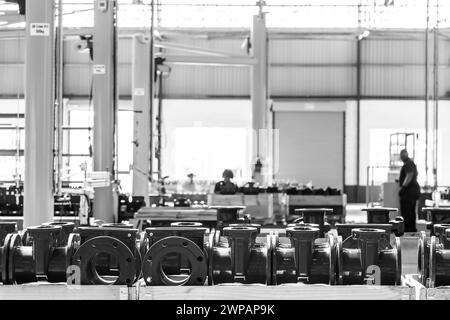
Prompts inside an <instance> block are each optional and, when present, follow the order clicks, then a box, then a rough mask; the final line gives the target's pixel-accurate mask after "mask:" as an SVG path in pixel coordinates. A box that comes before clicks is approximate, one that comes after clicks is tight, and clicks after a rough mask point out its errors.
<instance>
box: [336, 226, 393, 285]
mask: <svg viewBox="0 0 450 320" xmlns="http://www.w3.org/2000/svg"><path fill="white" fill-rule="evenodd" d="M377 279H378V280H379V283H377V282H378V281H377ZM366 283H371V284H377V285H400V283H401V247H400V238H396V240H395V243H394V245H391V244H390V241H389V236H388V235H387V233H386V231H385V230H382V229H373V228H362V229H353V231H352V236H351V237H349V238H347V239H346V240H345V241H344V242H343V243H342V237H338V284H340V285H342V284H343V285H358V284H359V285H361V284H366Z"/></svg>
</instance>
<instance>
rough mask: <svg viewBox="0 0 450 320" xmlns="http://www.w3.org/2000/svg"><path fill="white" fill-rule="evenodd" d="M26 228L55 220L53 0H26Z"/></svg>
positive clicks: (24, 222)
mask: <svg viewBox="0 0 450 320" xmlns="http://www.w3.org/2000/svg"><path fill="white" fill-rule="evenodd" d="M26 8H27V10H26V57H25V65H26V78H25V79H26V85H25V128H26V130H25V150H26V151H25V185H24V187H25V190H24V191H25V199H24V221H23V224H24V227H28V226H33V225H39V224H41V223H43V222H48V221H52V220H53V137H54V132H53V126H54V123H53V117H54V103H55V93H54V81H53V73H54V56H55V55H54V52H55V51H54V18H55V7H54V0H41V1H36V0H27V1H26Z"/></svg>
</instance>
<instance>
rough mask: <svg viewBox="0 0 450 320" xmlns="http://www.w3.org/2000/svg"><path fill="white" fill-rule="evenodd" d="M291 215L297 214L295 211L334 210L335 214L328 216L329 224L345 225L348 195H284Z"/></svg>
mask: <svg viewBox="0 0 450 320" xmlns="http://www.w3.org/2000/svg"><path fill="white" fill-rule="evenodd" d="M283 203H284V205H285V206H286V210H287V213H288V214H289V215H293V214H295V209H307V208H327V209H333V214H329V215H327V219H328V222H330V223H331V224H334V223H336V222H339V223H344V222H345V215H346V207H347V195H346V194H342V195H338V196H325V195H287V194H286V195H284V200H283Z"/></svg>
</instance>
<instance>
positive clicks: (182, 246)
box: [142, 236, 211, 286]
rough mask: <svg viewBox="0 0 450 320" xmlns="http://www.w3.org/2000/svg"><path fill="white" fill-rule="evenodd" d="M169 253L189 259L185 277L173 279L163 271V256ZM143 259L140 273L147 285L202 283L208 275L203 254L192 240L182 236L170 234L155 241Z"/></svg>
mask: <svg viewBox="0 0 450 320" xmlns="http://www.w3.org/2000/svg"><path fill="white" fill-rule="evenodd" d="M171 253H176V254H179V255H181V256H182V257H183V258H184V259H186V260H187V261H189V263H190V265H191V274H190V276H189V277H188V278H187V279H184V280H182V281H175V280H172V279H169V277H168V276H167V275H166V274H165V273H164V270H163V268H162V262H163V258H164V257H165V256H166V255H168V254H171ZM143 260H144V261H143V263H142V275H143V278H144V281H145V283H146V284H147V285H167V286H174V285H178V286H179V285H203V284H204V282H205V280H206V277H207V275H208V267H207V261H206V257H205V254H204V253H203V251H202V250H201V249H200V248H199V247H198V246H197V245H196V244H195V243H194V242H193V241H191V240H189V239H187V238H183V237H176V236H171V237H167V238H163V239H161V240H159V241H157V242H156V243H154V244H153V245H152V247H151V248H150V249H149V250H148V251H147V253H146V254H145V256H144V259H143ZM209 260H211V258H210V259H209Z"/></svg>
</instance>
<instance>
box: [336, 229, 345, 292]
mask: <svg viewBox="0 0 450 320" xmlns="http://www.w3.org/2000/svg"><path fill="white" fill-rule="evenodd" d="M336 259H337V269H338V270H337V271H338V272H337V279H336V280H337V284H338V285H343V284H344V273H343V270H342V269H343V261H342V260H343V247H342V236H338V237H337V241H336Z"/></svg>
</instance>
